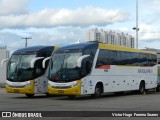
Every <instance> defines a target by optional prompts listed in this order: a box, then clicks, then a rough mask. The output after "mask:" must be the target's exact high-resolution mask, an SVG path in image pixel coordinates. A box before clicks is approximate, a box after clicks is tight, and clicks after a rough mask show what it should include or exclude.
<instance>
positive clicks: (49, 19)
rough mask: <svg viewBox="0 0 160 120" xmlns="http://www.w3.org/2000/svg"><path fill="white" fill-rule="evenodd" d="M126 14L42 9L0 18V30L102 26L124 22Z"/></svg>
mask: <svg viewBox="0 0 160 120" xmlns="http://www.w3.org/2000/svg"><path fill="white" fill-rule="evenodd" d="M128 15H129V14H128V13H127V12H125V11H122V10H107V9H103V8H95V7H85V8H83V9H82V8H78V9H76V10H69V9H59V10H55V9H43V10H41V11H39V12H37V13H30V14H25V15H9V16H0V28H1V29H3V28H28V27H35V28H46V27H56V26H83V27H87V26H91V25H98V26H104V25H109V24H113V23H117V22H122V21H125V20H126V19H127V18H128Z"/></svg>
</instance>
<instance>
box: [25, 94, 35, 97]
mask: <svg viewBox="0 0 160 120" xmlns="http://www.w3.org/2000/svg"><path fill="white" fill-rule="evenodd" d="M25 95H26V96H27V97H29V98H32V97H33V96H34V94H25Z"/></svg>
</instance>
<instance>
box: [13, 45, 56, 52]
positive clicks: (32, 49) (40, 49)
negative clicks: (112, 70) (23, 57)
mask: <svg viewBox="0 0 160 120" xmlns="http://www.w3.org/2000/svg"><path fill="white" fill-rule="evenodd" d="M54 47H55V46H33V47H26V48H22V49H18V50H16V51H14V52H13V54H23V53H31V52H45V51H53V50H54Z"/></svg>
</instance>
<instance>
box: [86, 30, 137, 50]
mask: <svg viewBox="0 0 160 120" xmlns="http://www.w3.org/2000/svg"><path fill="white" fill-rule="evenodd" d="M86 40H87V41H98V42H102V43H106V44H112V45H120V46H126V47H130V48H134V47H135V44H134V43H135V39H134V37H132V36H131V35H128V34H124V33H123V32H122V33H116V32H114V31H111V30H110V31H105V30H103V29H101V30H98V29H97V28H96V29H91V30H89V31H87V33H86Z"/></svg>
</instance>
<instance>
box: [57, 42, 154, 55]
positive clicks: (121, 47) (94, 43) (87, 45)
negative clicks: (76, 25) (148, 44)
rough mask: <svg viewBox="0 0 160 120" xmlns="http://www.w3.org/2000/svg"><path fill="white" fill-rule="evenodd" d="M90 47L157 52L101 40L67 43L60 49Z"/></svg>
mask: <svg viewBox="0 0 160 120" xmlns="http://www.w3.org/2000/svg"><path fill="white" fill-rule="evenodd" d="M88 47H97V48H99V49H107V50H119V51H126V52H127V51H128V52H140V53H148V54H156V53H155V52H153V51H146V50H139V49H135V48H129V47H124V46H118V45H111V44H104V43H99V42H95V41H93V42H85V43H78V44H72V45H66V46H63V47H60V48H59V49H58V50H66V49H68V50H69V49H85V48H88Z"/></svg>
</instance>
